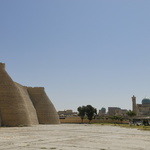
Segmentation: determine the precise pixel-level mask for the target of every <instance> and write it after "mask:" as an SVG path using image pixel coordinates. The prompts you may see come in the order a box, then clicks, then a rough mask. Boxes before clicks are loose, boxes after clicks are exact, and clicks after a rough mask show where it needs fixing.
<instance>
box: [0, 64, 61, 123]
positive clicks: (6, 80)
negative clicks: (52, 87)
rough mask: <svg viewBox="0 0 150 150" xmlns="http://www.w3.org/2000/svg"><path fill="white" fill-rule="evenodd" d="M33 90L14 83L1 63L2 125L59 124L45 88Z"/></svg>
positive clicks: (0, 112) (0, 108) (0, 95)
mask: <svg viewBox="0 0 150 150" xmlns="http://www.w3.org/2000/svg"><path fill="white" fill-rule="evenodd" d="M30 89H31V90H30ZM33 89H34V90H32V88H28V87H26V86H22V85H20V84H18V83H16V82H14V81H13V80H12V79H11V77H10V76H9V74H8V73H7V72H6V70H5V64H4V63H0V125H2V126H30V125H37V124H39V123H42V124H51V123H52V124H54V123H59V119H58V115H57V112H56V110H55V107H54V105H53V104H52V103H51V101H50V100H49V98H48V97H47V95H46V93H45V91H44V88H33ZM37 89H38V90H37ZM28 92H29V93H30V94H29V93H28ZM38 92H39V93H38ZM31 98H32V99H33V100H31Z"/></svg>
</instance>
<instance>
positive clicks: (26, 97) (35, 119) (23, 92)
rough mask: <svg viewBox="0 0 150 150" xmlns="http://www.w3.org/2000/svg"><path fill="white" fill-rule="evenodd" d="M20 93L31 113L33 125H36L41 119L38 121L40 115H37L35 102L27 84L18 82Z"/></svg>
mask: <svg viewBox="0 0 150 150" xmlns="http://www.w3.org/2000/svg"><path fill="white" fill-rule="evenodd" d="M16 85H17V87H18V89H19V91H20V93H21V96H22V100H23V101H24V103H25V107H26V110H27V112H28V114H29V117H30V121H31V124H32V125H36V124H39V121H38V117H37V113H36V110H35V108H34V106H33V103H32V101H31V99H30V97H29V93H28V91H27V87H25V86H22V85H21V84H18V83H16Z"/></svg>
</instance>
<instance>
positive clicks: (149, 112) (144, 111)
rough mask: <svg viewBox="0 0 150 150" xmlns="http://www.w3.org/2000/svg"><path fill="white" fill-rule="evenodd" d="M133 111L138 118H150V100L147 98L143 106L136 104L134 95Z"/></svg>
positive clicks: (142, 102) (143, 100)
mask: <svg viewBox="0 0 150 150" xmlns="http://www.w3.org/2000/svg"><path fill="white" fill-rule="evenodd" d="M132 110H133V111H134V112H136V115H137V116H140V117H144V116H150V98H148V97H145V98H143V99H142V101H141V104H136V97H135V96H134V95H133V97H132Z"/></svg>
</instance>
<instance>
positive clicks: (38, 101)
mask: <svg viewBox="0 0 150 150" xmlns="http://www.w3.org/2000/svg"><path fill="white" fill-rule="evenodd" d="M27 90H28V93H29V95H30V98H31V100H32V102H33V105H34V107H35V109H36V112H37V116H38V120H39V123H40V124H59V123H60V121H59V117H58V114H57V112H56V109H55V107H54V105H53V104H52V102H51V101H50V99H49V98H48V96H47V95H46V93H45V91H44V88H43V87H35V88H32V87H28V88H27Z"/></svg>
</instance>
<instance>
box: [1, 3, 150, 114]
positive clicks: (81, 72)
mask: <svg viewBox="0 0 150 150" xmlns="http://www.w3.org/2000/svg"><path fill="white" fill-rule="evenodd" d="M149 6H150V1H147V0H145V1H142V0H124V1H121V0H113V1H112V0H107V1H106V0H76V1H75V0H63V1H62V0H21V1H20V0H13V1H12V0H1V1H0V20H1V22H0V62H3V63H6V70H7V72H8V73H9V75H10V76H11V77H12V79H13V80H14V81H16V82H18V83H20V84H22V85H26V86H42V87H45V91H46V92H47V95H48V96H49V98H50V99H51V101H52V102H53V104H54V105H55V107H56V109H57V110H66V109H73V110H74V111H76V109H77V107H78V106H82V105H88V104H90V105H92V106H94V107H96V108H97V109H101V108H102V107H105V108H106V109H107V108H108V107H120V108H122V109H131V108H132V107H131V106H132V105H131V97H132V96H133V95H135V96H136V97H137V103H141V100H142V99H143V98H144V97H145V96H147V97H150V86H149V85H150V67H149V64H150V42H149V41H150V20H149V18H150V9H149Z"/></svg>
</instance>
